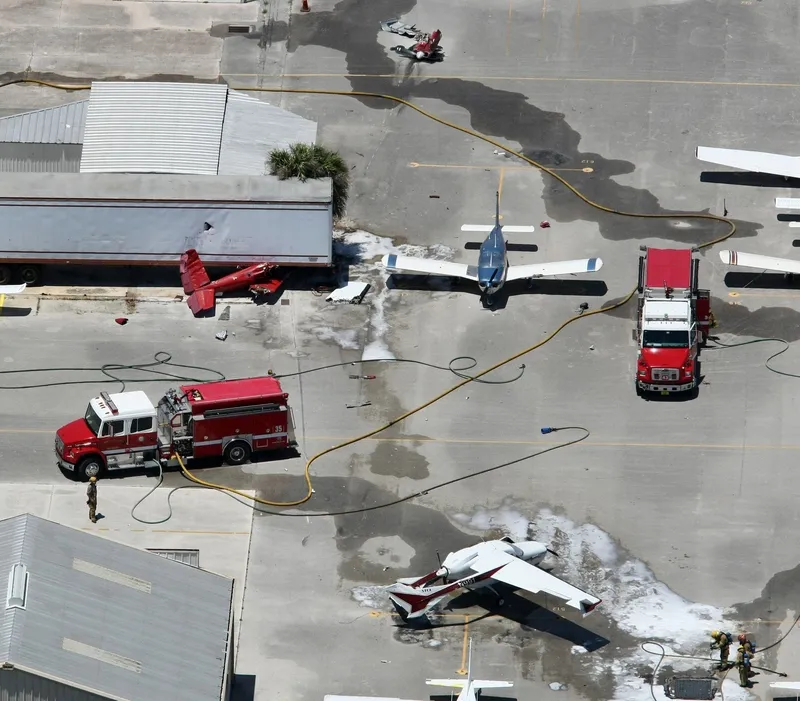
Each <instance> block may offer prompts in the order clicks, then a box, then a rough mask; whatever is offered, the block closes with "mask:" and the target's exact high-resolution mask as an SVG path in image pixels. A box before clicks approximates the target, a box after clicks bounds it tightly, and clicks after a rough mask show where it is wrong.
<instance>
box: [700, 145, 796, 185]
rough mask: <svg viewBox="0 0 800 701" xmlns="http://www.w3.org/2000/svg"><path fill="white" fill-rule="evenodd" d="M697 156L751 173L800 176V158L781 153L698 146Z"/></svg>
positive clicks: (701, 159) (702, 159)
mask: <svg viewBox="0 0 800 701" xmlns="http://www.w3.org/2000/svg"><path fill="white" fill-rule="evenodd" d="M695 156H696V157H697V159H698V160H700V161H706V162H707V163H716V164H717V165H721V166H728V167H729V168H738V169H739V170H747V171H750V172H751V173H767V174H769V175H782V176H784V177H786V178H800V158H798V157H797V156H784V155H782V154H780V153H764V152H763V151H742V150H740V149H731V148H710V147H708V146H698V147H697V151H696V152H695Z"/></svg>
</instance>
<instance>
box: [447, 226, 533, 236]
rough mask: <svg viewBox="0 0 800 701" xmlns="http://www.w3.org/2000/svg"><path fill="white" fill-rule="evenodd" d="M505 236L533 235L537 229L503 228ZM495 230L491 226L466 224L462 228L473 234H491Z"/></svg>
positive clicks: (522, 227)
mask: <svg viewBox="0 0 800 701" xmlns="http://www.w3.org/2000/svg"><path fill="white" fill-rule="evenodd" d="M500 228H501V229H502V230H503V233H504V234H532V233H533V232H534V231H536V227H534V226H501V227H500ZM493 230H494V226H490V225H489V224H464V226H462V227H461V231H472V232H482V233H487V234H488V233H489V232H490V231H493Z"/></svg>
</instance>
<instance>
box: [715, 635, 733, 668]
mask: <svg viewBox="0 0 800 701" xmlns="http://www.w3.org/2000/svg"><path fill="white" fill-rule="evenodd" d="M711 639H712V643H711V649H712V650H719V669H727V668H728V666H729V664H730V663H729V662H728V655H729V654H730V650H731V643H732V642H733V638H732V637H731V634H730V633H724V632H721V631H718V630H712V631H711Z"/></svg>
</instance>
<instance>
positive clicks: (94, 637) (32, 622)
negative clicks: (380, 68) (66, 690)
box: [0, 514, 233, 701]
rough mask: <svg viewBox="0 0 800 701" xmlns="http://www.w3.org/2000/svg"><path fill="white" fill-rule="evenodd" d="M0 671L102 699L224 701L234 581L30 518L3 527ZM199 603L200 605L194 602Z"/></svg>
mask: <svg viewBox="0 0 800 701" xmlns="http://www.w3.org/2000/svg"><path fill="white" fill-rule="evenodd" d="M0 542H2V543H3V548H2V549H0V583H4V582H5V581H6V578H7V577H8V573H9V572H10V571H11V568H12V567H13V565H15V564H18V563H23V564H24V565H26V567H27V569H28V588H27V596H26V601H25V608H24V609H21V608H12V609H8V608H6V601H5V599H3V600H0V663H2V662H10V663H12V664H14V665H17V666H18V667H19V668H21V669H26V670H29V671H31V672H33V673H38V674H40V675H42V676H46V677H55V678H57V679H61V680H63V681H64V682H65V683H68V684H69V683H71V684H74V685H76V686H78V685H80V686H82V687H84V688H86V689H89V690H92V691H94V692H95V693H97V694H100V695H110V696H113V697H116V698H122V699H130V700H131V701H138V700H139V699H142V700H143V701H144V700H147V701H150V700H151V699H152V701H156V700H158V699H170V700H171V701H219V699H220V696H221V693H222V686H223V678H224V672H225V657H226V647H227V643H228V627H229V621H230V610H231V596H232V589H233V582H232V581H231V580H229V579H225V578H224V577H220V576H218V575H215V574H212V573H210V572H205V571H203V570H200V569H196V568H194V567H186V566H184V565H182V564H180V563H178V562H170V561H169V560H167V559H165V558H163V557H159V556H158V555H153V554H151V553H147V552H144V551H142V550H137V549H136V548H132V547H129V546H127V545H122V544H120V543H115V542H113V541H111V540H107V539H106V538H101V537H98V536H94V535H91V534H89V533H83V532H82V531H78V530H74V529H71V528H67V527H65V526H61V525H59V524H57V523H52V522H50V521H46V520H44V519H41V518H38V517H36V516H31V515H30V514H26V515H22V516H16V517H14V518H10V519H6V520H4V521H0ZM189 597H190V598H189Z"/></svg>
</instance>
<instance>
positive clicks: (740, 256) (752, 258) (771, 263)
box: [719, 251, 800, 275]
mask: <svg viewBox="0 0 800 701" xmlns="http://www.w3.org/2000/svg"><path fill="white" fill-rule="evenodd" d="M719 257H720V260H721V261H722V262H723V263H725V265H735V266H738V267H741V268H756V269H757V270H772V271H775V272H776V273H783V274H784V275H800V261H797V260H792V259H791V258H773V257H772V256H761V255H758V254H757V253H741V252H740V251H720V252H719Z"/></svg>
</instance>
